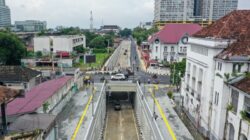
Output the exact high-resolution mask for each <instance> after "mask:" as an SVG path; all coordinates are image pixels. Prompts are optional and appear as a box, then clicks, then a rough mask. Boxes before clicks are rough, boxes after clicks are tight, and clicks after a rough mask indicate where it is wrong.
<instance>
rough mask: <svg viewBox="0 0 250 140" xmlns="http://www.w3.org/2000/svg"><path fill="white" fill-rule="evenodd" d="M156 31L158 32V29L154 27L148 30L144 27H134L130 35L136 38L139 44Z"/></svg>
mask: <svg viewBox="0 0 250 140" xmlns="http://www.w3.org/2000/svg"><path fill="white" fill-rule="evenodd" d="M156 32H158V29H157V28H156V27H153V28H151V29H148V30H147V29H145V28H141V27H136V28H134V30H133V33H132V35H133V37H134V38H136V40H137V44H138V45H141V43H142V41H146V40H147V39H148V37H149V36H150V35H152V34H154V33H156Z"/></svg>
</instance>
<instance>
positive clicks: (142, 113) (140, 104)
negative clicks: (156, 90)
mask: <svg viewBox="0 0 250 140" xmlns="http://www.w3.org/2000/svg"><path fill="white" fill-rule="evenodd" d="M135 86H136V92H137V93H136V96H135V106H134V107H135V108H134V109H135V113H136V118H137V123H138V127H139V130H140V134H141V137H142V139H143V140H164V138H163V135H162V134H161V131H160V129H159V127H158V125H157V123H156V121H155V119H154V116H153V113H152V111H151V110H150V108H149V105H148V102H147V101H146V98H145V97H144V94H143V92H142V90H141V88H140V86H139V84H138V83H137V84H136V85H135ZM105 89H106V83H104V84H103V86H102V88H101V91H100V92H101V94H100V96H99V98H98V101H97V105H96V106H95V109H94V116H93V117H92V118H91V122H90V125H89V126H88V129H87V132H86V136H85V138H84V140H102V139H103V138H102V136H103V135H102V134H103V129H104V126H105V117H106V90H105Z"/></svg>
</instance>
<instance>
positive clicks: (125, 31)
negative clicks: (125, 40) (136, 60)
mask: <svg viewBox="0 0 250 140" xmlns="http://www.w3.org/2000/svg"><path fill="white" fill-rule="evenodd" d="M119 35H120V36H121V37H129V36H130V35H132V30H131V29H128V28H125V29H123V30H121V31H120V32H119Z"/></svg>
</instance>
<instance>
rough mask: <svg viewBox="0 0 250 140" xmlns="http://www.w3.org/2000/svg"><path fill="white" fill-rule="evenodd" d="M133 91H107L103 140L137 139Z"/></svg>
mask: <svg viewBox="0 0 250 140" xmlns="http://www.w3.org/2000/svg"><path fill="white" fill-rule="evenodd" d="M135 95H136V93H135V92H107V93H106V104H107V109H106V110H107V118H106V126H105V130H104V140H120V139H129V140H139V134H138V127H137V124H136V119H135V113H134V104H135V97H136V96H135Z"/></svg>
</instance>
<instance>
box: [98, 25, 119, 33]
mask: <svg viewBox="0 0 250 140" xmlns="http://www.w3.org/2000/svg"><path fill="white" fill-rule="evenodd" d="M120 30H121V28H120V27H119V26H118V25H103V26H101V28H100V30H99V31H98V33H99V34H107V33H110V32H114V33H115V34H118V33H119V32H120Z"/></svg>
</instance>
